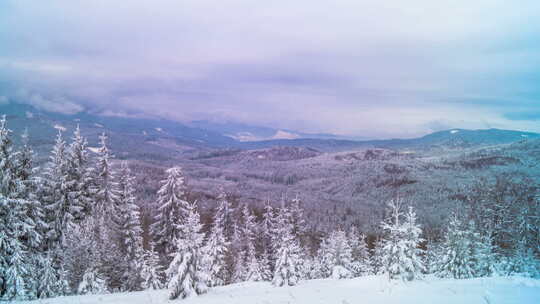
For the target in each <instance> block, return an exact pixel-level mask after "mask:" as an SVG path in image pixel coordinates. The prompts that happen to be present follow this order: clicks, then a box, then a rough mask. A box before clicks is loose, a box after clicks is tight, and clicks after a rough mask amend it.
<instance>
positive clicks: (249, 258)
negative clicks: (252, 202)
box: [242, 204, 263, 282]
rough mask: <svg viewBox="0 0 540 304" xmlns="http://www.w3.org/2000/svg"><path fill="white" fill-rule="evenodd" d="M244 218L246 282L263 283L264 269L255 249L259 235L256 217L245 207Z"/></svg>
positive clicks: (243, 235) (243, 236)
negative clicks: (257, 235)
mask: <svg viewBox="0 0 540 304" xmlns="http://www.w3.org/2000/svg"><path fill="white" fill-rule="evenodd" d="M242 215H243V216H242V218H243V224H244V225H243V227H242V238H243V250H244V252H245V253H244V254H243V256H244V257H245V264H246V276H245V281H253V282H257V281H262V280H263V274H262V271H261V270H262V267H261V265H260V264H259V260H258V258H257V252H256V249H255V241H256V238H257V237H256V234H257V230H256V229H257V226H256V223H255V216H254V215H253V214H252V212H251V210H250V209H249V207H248V206H247V204H246V205H244V208H243V210H242Z"/></svg>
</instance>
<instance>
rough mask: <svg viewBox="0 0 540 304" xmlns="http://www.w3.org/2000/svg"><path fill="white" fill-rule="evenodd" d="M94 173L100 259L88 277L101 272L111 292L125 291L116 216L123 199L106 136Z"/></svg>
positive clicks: (96, 236) (94, 216) (93, 209)
mask: <svg viewBox="0 0 540 304" xmlns="http://www.w3.org/2000/svg"><path fill="white" fill-rule="evenodd" d="M99 140H100V146H99V148H98V152H97V157H96V161H95V165H94V166H95V167H94V169H93V173H94V185H95V186H94V187H95V189H94V190H93V193H94V200H95V201H94V205H93V206H92V215H91V216H92V217H93V223H94V225H95V226H94V238H95V241H96V247H95V249H94V250H95V251H96V256H97V257H98V260H97V261H96V263H95V264H94V265H93V266H92V267H91V269H88V270H87V273H88V272H90V273H93V272H97V274H98V275H99V276H100V279H103V280H104V281H105V282H106V284H107V286H108V289H109V290H121V287H122V282H123V275H124V271H125V270H124V269H123V267H122V266H123V257H122V256H121V255H120V254H119V251H120V250H119V249H118V244H117V243H116V242H115V239H114V235H115V224H114V222H113V215H114V214H115V206H116V205H117V202H118V199H119V189H118V182H117V174H116V172H115V170H114V169H113V168H112V166H111V159H112V155H111V153H110V151H109V147H108V137H107V135H106V134H102V135H101V136H100V137H99Z"/></svg>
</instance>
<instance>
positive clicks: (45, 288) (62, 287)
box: [36, 253, 69, 298]
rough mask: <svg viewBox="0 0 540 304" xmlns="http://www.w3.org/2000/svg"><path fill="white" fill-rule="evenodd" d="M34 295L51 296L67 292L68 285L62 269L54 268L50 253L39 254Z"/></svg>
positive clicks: (40, 296)
mask: <svg viewBox="0 0 540 304" xmlns="http://www.w3.org/2000/svg"><path fill="white" fill-rule="evenodd" d="M38 268H39V269H40V272H38V275H37V288H36V295H37V297H38V298H52V297H57V296H60V295H64V294H67V293H68V290H69V286H68V284H67V281H66V279H65V273H64V271H63V269H60V270H58V269H56V268H55V266H54V265H53V259H52V255H50V254H48V253H47V254H43V255H40V256H39V262H38Z"/></svg>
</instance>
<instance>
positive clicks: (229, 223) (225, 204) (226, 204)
mask: <svg viewBox="0 0 540 304" xmlns="http://www.w3.org/2000/svg"><path fill="white" fill-rule="evenodd" d="M217 205H218V206H219V207H218V210H217V211H216V212H217V214H216V218H219V221H220V222H221V226H222V227H223V233H224V235H225V238H226V239H228V240H230V239H231V238H232V236H233V234H234V224H235V220H234V212H235V208H233V205H232V203H231V200H230V199H229V197H228V195H227V193H226V192H225V189H223V187H220V188H219V194H218V197H217Z"/></svg>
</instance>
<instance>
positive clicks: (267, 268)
mask: <svg viewBox="0 0 540 304" xmlns="http://www.w3.org/2000/svg"><path fill="white" fill-rule="evenodd" d="M259 230H260V234H259V235H260V238H259V240H260V243H261V244H260V247H261V248H262V249H261V251H262V254H261V261H260V265H261V268H262V274H263V279H264V280H265V281H271V280H272V274H273V271H274V265H275V260H274V258H275V252H276V248H274V246H273V242H272V238H273V237H274V232H275V230H276V214H275V210H274V208H273V207H272V206H271V205H270V204H269V203H267V204H266V206H265V207H264V213H263V220H262V222H261V224H260V229H259Z"/></svg>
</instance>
